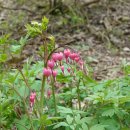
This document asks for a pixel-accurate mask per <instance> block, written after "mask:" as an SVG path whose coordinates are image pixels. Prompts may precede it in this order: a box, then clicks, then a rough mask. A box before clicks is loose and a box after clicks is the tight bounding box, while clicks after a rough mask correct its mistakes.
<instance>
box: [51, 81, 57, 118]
mask: <svg viewBox="0 0 130 130" xmlns="http://www.w3.org/2000/svg"><path fill="white" fill-rule="evenodd" d="M51 85H52V96H53V100H54V108H55V116H57V107H56V96H55V85H54V79H52V82H51Z"/></svg>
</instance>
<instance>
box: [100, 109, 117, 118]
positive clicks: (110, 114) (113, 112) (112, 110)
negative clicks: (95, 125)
mask: <svg viewBox="0 0 130 130" xmlns="http://www.w3.org/2000/svg"><path fill="white" fill-rule="evenodd" d="M115 113H116V111H115V109H113V108H111V109H107V110H105V111H104V112H103V113H102V116H110V117H112V116H113V115H114V114H115Z"/></svg>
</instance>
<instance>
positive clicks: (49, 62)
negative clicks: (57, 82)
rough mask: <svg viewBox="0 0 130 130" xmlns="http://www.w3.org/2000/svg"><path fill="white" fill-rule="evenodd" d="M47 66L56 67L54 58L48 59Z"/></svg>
mask: <svg viewBox="0 0 130 130" xmlns="http://www.w3.org/2000/svg"><path fill="white" fill-rule="evenodd" d="M47 66H48V67H49V68H50V69H53V68H54V61H53V60H48V62H47Z"/></svg>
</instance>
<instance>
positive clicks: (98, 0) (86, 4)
mask: <svg viewBox="0 0 130 130" xmlns="http://www.w3.org/2000/svg"><path fill="white" fill-rule="evenodd" d="M98 2H100V0H90V1H88V2H86V3H85V4H83V6H89V5H91V4H95V3H98Z"/></svg>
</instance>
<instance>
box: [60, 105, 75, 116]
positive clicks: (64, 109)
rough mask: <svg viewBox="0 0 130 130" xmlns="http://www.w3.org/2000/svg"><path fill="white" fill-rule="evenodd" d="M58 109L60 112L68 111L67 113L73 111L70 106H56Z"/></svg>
mask: <svg viewBox="0 0 130 130" xmlns="http://www.w3.org/2000/svg"><path fill="white" fill-rule="evenodd" d="M58 109H59V112H60V113H68V114H72V113H73V111H72V110H71V109H70V108H65V107H61V106H58Z"/></svg>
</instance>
